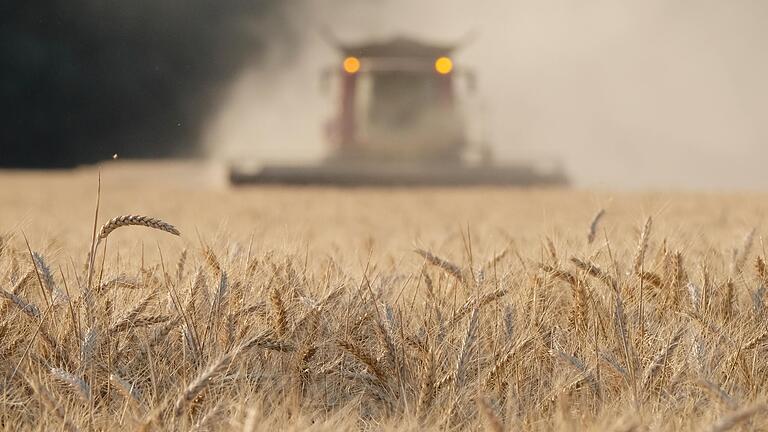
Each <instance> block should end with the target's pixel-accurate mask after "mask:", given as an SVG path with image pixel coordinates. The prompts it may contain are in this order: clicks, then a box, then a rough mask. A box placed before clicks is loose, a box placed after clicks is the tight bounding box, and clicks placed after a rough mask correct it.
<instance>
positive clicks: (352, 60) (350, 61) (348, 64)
mask: <svg viewBox="0 0 768 432" xmlns="http://www.w3.org/2000/svg"><path fill="white" fill-rule="evenodd" d="M342 65H343V66H344V72H346V73H349V74H353V73H357V71H359V70H360V59H359V58H357V57H347V58H345V59H344V63H342Z"/></svg>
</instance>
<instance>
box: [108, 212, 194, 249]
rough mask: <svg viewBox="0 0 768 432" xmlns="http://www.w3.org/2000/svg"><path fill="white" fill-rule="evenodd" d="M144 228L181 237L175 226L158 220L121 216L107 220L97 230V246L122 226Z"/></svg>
mask: <svg viewBox="0 0 768 432" xmlns="http://www.w3.org/2000/svg"><path fill="white" fill-rule="evenodd" d="M131 225H134V226H145V227H148V228H153V229H156V230H160V231H165V232H167V233H169V234H173V235H177V236H178V235H181V233H180V232H179V230H177V229H176V227H175V226H173V225H171V224H169V223H167V222H163V221H161V220H160V219H156V218H153V217H149V216H140V215H123V216H118V217H116V218H112V219H110V220H109V222H107V223H105V224H104V225H103V226H102V227H101V230H99V234H98V237H97V239H98V240H97V244H98V243H100V242H101V241H102V240H104V239H106V238H107V236H109V234H111V233H112V231H114V230H116V229H118V228H120V227H124V226H131Z"/></svg>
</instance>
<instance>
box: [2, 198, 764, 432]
mask: <svg viewBox="0 0 768 432" xmlns="http://www.w3.org/2000/svg"><path fill="white" fill-rule="evenodd" d="M603 213H604V212H603V211H600V212H598V213H597V216H596V217H595V218H594V220H593V221H592V223H591V224H589V223H588V222H589V221H585V222H584V225H583V226H575V227H573V230H574V232H577V233H581V234H579V235H577V236H576V237H575V238H580V239H581V240H580V241H578V242H571V243H568V244H558V242H557V241H556V239H555V240H552V239H548V238H546V239H544V240H543V241H542V242H541V244H539V243H523V244H517V245H515V246H514V247H510V248H509V249H507V250H503V251H501V253H496V252H497V251H482V250H477V248H476V247H474V246H473V245H471V242H470V240H469V236H467V247H465V248H464V249H463V251H462V250H461V249H459V250H453V249H448V250H428V249H426V248H420V249H418V250H416V251H414V252H404V253H403V256H401V257H399V258H401V259H400V260H399V261H397V262H398V264H397V265H389V266H388V265H378V264H379V263H376V262H370V263H367V265H365V266H364V267H363V268H364V270H359V269H356V268H346V267H344V266H342V265H340V264H338V262H340V261H337V260H335V259H334V257H333V256H330V257H329V256H325V255H311V256H296V255H293V254H292V253H289V252H287V251H284V250H273V251H268V252H264V253H252V252H251V248H250V247H249V248H240V247H233V245H235V244H237V243H240V240H242V239H226V238H224V239H220V240H219V241H218V242H215V243H212V244H206V243H205V242H204V241H201V242H200V246H199V247H198V248H190V249H189V250H186V249H184V250H175V251H170V253H169V254H170V255H173V256H178V260H174V261H175V262H174V263H168V262H165V261H163V260H160V259H159V260H158V261H157V262H149V261H148V262H145V261H144V260H143V259H142V260H138V259H136V260H133V261H130V260H126V258H125V254H126V253H127V252H126V250H125V249H124V248H123V249H121V250H120V253H119V254H117V253H115V252H112V253H110V252H109V250H108V248H106V247H104V248H101V249H98V248H96V247H95V246H98V245H100V244H103V245H105V246H106V243H107V242H106V240H107V238H108V237H109V236H110V234H112V233H113V232H114V231H115V230H116V229H118V228H122V227H126V226H134V225H139V226H145V227H149V228H153V229H156V230H160V231H164V232H167V233H170V234H175V235H179V231H178V230H177V229H176V228H175V227H173V226H172V225H170V224H168V223H166V222H164V221H161V220H159V219H154V218H150V217H146V216H133V215H126V216H121V217H117V218H115V219H112V220H110V221H109V222H107V223H106V224H104V225H103V226H102V227H101V229H100V230H96V229H95V227H94V242H93V245H92V250H95V251H96V254H94V255H95V256H92V257H91V258H90V259H89V260H88V261H89V263H90V265H88V266H86V268H84V269H83V268H82V266H80V265H76V263H74V262H73V260H69V259H68V257H67V254H61V253H59V254H57V255H58V256H59V257H60V258H58V259H57V260H55V261H51V262H49V261H48V260H47V259H46V257H45V256H46V255H48V256H51V255H50V254H49V253H41V252H36V251H33V250H32V248H29V249H27V247H26V246H25V244H24V243H23V242H20V241H19V239H18V236H4V237H0V288H2V291H1V292H0V302H1V303H0V308H2V315H0V344H1V345H0V362H2V365H3V370H4V373H3V381H2V387H0V391H2V400H1V402H0V403H2V410H0V425H1V426H2V428H3V429H5V430H71V431H74V430H81V431H86V430H132V431H133V430H169V431H170V430H174V431H176V430H212V431H213V430H222V431H223V430H236V431H239V430H242V431H252V430H265V431H273V430H324V431H325V430H327V431H332V430H358V429H363V430H414V431H416V430H419V431H421V430H492V431H503V430H541V431H546V430H568V431H573V430H594V431H604V430H607V431H630V430H638V431H643V430H653V431H655V430H660V431H677V430H695V431H699V430H709V431H727V430H766V429H768V412H767V410H766V408H767V405H766V400H768V399H767V396H768V391H766V382H768V363H766V362H765V360H764V359H765V356H766V349H767V348H768V347H767V344H768V325H767V324H766V318H768V317H767V316H766V313H767V312H766V309H765V292H766V288H765V287H766V284H768V269H767V268H766V262H765V257H764V255H763V252H762V251H757V249H758V248H757V247H753V243H755V238H756V237H757V235H756V233H755V232H754V231H753V232H751V233H750V234H749V235H747V236H746V238H745V239H744V241H743V242H741V245H740V246H739V247H738V248H737V249H735V250H723V251H719V252H717V251H715V252H713V251H712V250H709V249H704V248H698V249H696V248H690V245H689V246H688V247H682V246H679V245H678V244H677V241H676V240H675V239H674V238H672V237H669V238H657V237H656V236H654V232H653V231H654V230H655V229H657V227H659V226H660V225H661V226H663V221H653V223H652V221H651V220H650V219H648V220H647V221H646V222H645V223H644V224H638V229H637V230H636V231H634V230H628V231H627V232H616V231H613V234H612V236H613V237H615V238H609V236H608V235H607V234H605V233H606V232H607V231H601V230H600V227H599V226H598V223H602V224H607V223H610V221H609V219H610V217H609V216H608V217H604V216H603ZM585 228H586V231H587V235H586V236H584V235H583V233H584V231H585ZM110 243H111V241H110ZM178 247H179V249H181V247H180V246H178ZM188 247H189V246H188ZM566 251H568V252H566ZM697 251H700V252H697ZM138 253H139V252H136V254H138ZM462 253H463V258H456V257H462ZM142 257H143V255H142ZM126 262H127V263H126ZM94 263H95V265H94ZM89 280H91V283H89V282H88V281H89Z"/></svg>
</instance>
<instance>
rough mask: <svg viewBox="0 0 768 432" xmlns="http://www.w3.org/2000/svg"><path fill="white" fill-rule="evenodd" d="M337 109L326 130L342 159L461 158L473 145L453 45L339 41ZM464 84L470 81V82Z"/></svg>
mask: <svg viewBox="0 0 768 432" xmlns="http://www.w3.org/2000/svg"><path fill="white" fill-rule="evenodd" d="M337 48H338V51H339V52H340V54H341V55H342V58H343V60H342V61H341V62H340V64H339V66H338V67H337V68H335V70H336V71H337V75H338V81H337V82H338V84H339V85H338V86H337V87H338V89H339V90H338V91H339V95H338V96H339V97H338V101H339V104H338V112H337V114H336V117H335V118H334V119H333V120H332V121H331V122H330V123H329V125H328V129H327V134H328V139H329V141H330V143H331V146H332V152H331V154H330V155H329V158H330V159H332V160H337V161H349V162H354V161H357V162H362V161H377V162H407V163H414V162H421V163H439V162H442V163H457V162H459V161H460V160H461V159H462V157H463V154H464V152H465V150H466V149H467V147H468V143H469V141H468V140H469V137H468V136H467V130H466V124H465V116H464V115H463V113H462V112H461V110H460V105H461V104H460V103H459V102H458V98H457V86H458V84H459V83H458V82H457V81H458V80H460V79H464V80H465V81H468V82H469V83H470V84H471V82H472V81H473V80H472V78H471V72H470V71H467V70H459V69H458V68H457V67H456V66H455V65H454V62H453V59H452V58H451V55H452V53H453V51H454V47H453V46H449V45H428V44H424V43H421V42H418V41H415V40H412V39H406V38H396V39H393V40H391V41H387V42H374V43H364V44H354V45H339V46H338V47H337ZM465 88H466V86H465Z"/></svg>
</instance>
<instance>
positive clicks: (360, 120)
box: [230, 38, 567, 186]
mask: <svg viewBox="0 0 768 432" xmlns="http://www.w3.org/2000/svg"><path fill="white" fill-rule="evenodd" d="M336 46H337V48H338V50H339V51H340V52H341V54H342V58H343V61H342V62H341V64H340V65H339V67H338V68H334V74H338V75H339V81H338V83H339V90H340V95H339V96H340V97H339V99H338V101H339V102H338V103H339V107H338V114H337V117H336V118H335V119H334V120H333V121H332V122H331V123H330V124H329V126H328V131H327V132H328V138H329V142H330V144H331V146H332V148H331V151H330V153H329V155H328V156H327V157H326V158H325V159H324V160H322V161H321V162H319V163H317V164H305V165H299V164H296V165H265V166H257V167H249V166H245V165H232V166H231V167H230V181H231V182H232V184H235V185H240V184H294V185H312V184H328V185H348V186H358V185H360V186H362V185H378V186H387V185H519V186H530V185H564V184H567V177H566V176H565V174H564V172H563V171H562V169H561V168H560V167H559V166H557V165H555V166H550V167H549V168H544V167H536V166H535V165H534V164H533V163H524V164H504V165H499V164H496V163H494V161H493V156H492V152H491V151H490V147H489V146H487V145H483V144H478V143H472V142H470V141H471V140H470V139H469V138H468V127H467V125H466V122H465V118H464V115H463V113H462V110H461V103H460V102H461V101H460V98H459V97H458V95H457V83H458V82H459V81H462V80H463V81H464V84H466V87H467V88H470V89H471V88H473V87H474V84H473V82H474V78H473V75H472V73H471V72H470V71H467V70H459V69H457V68H456V67H455V66H454V64H453V61H452V60H451V53H452V52H453V51H454V50H455V47H453V46H436V45H427V44H424V43H421V42H418V41H415V40H412V39H405V38H396V39H393V40H390V41H388V42H383V43H377V42H374V43H365V44H359V45H343V44H336ZM336 71H337V72H336ZM328 75H330V74H328ZM473 156H474V157H473Z"/></svg>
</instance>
